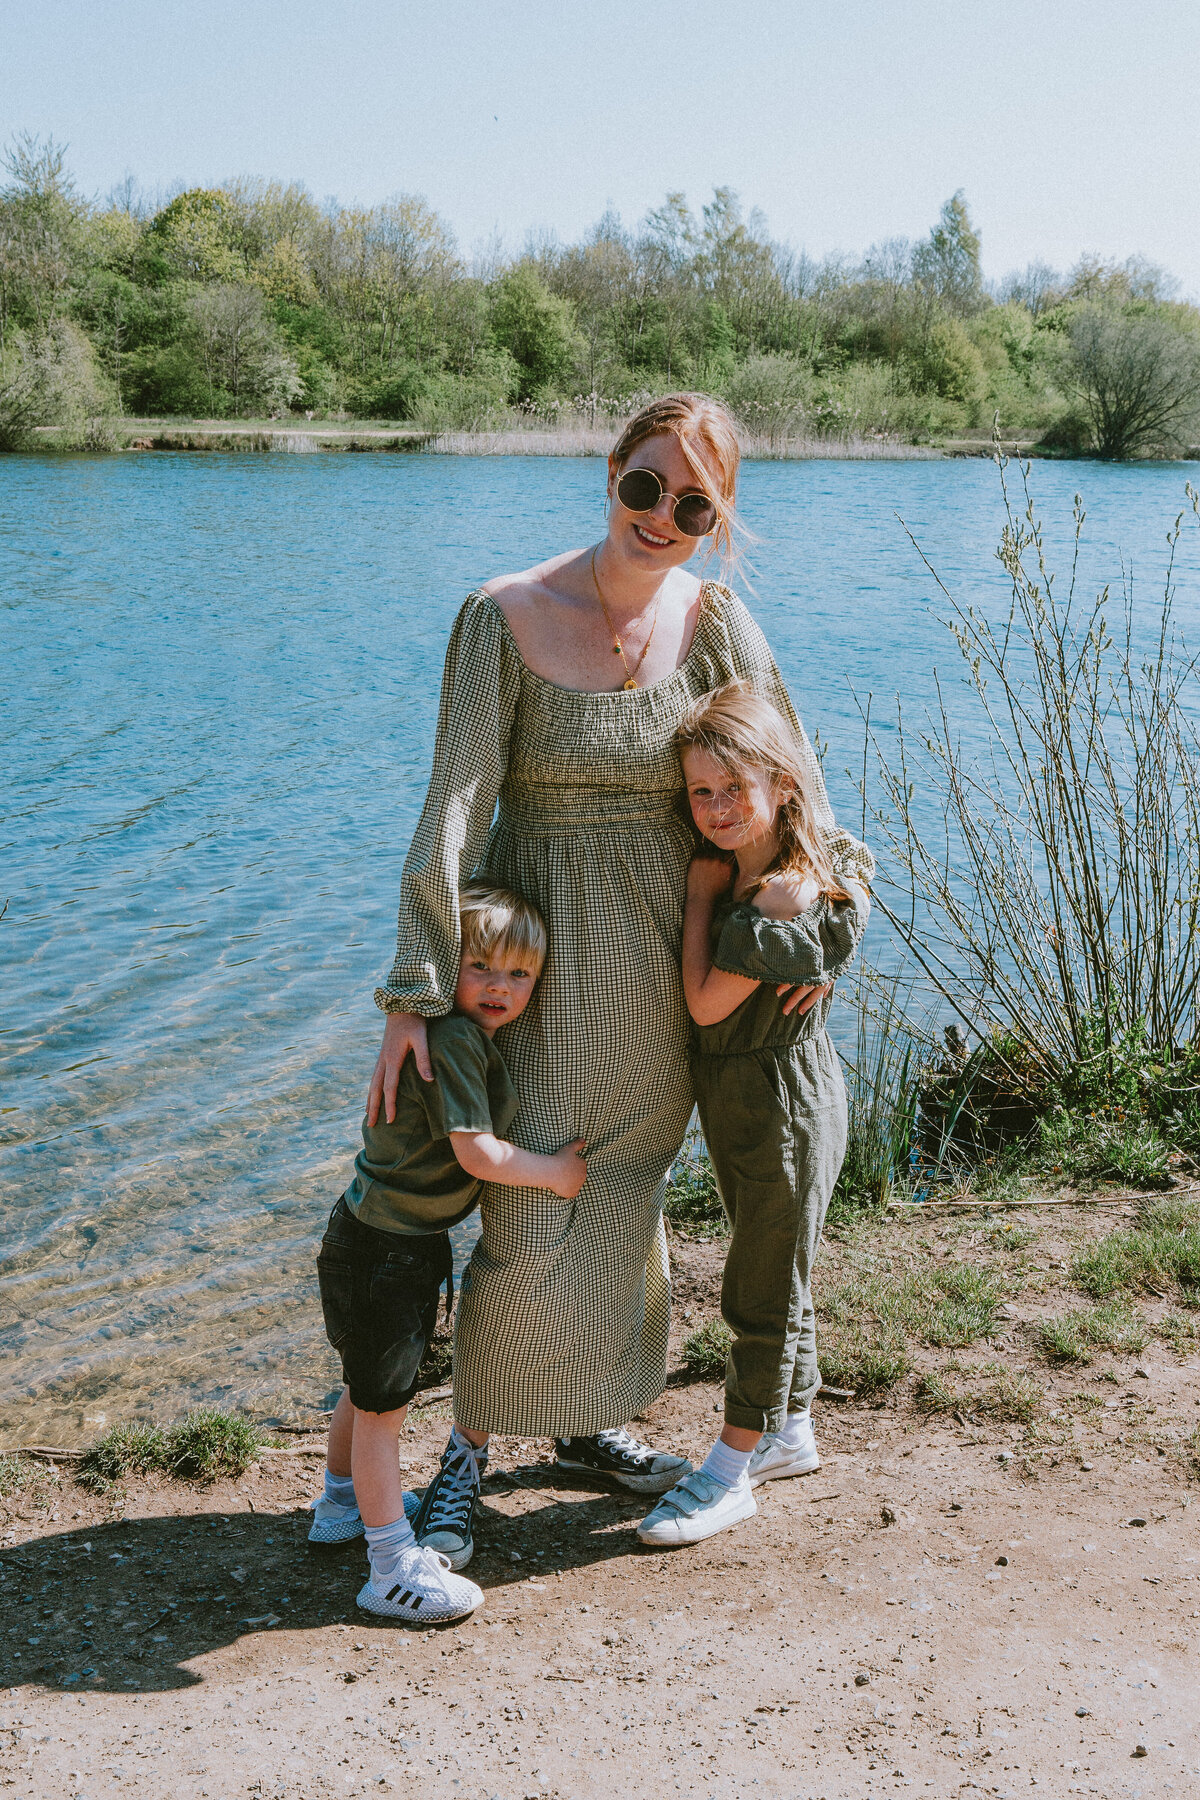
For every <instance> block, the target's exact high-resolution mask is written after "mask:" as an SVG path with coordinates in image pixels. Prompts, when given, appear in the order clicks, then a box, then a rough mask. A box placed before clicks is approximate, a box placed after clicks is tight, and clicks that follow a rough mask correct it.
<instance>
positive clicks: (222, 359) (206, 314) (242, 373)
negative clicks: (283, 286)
mask: <svg viewBox="0 0 1200 1800" xmlns="http://www.w3.org/2000/svg"><path fill="white" fill-rule="evenodd" d="M191 313H192V320H193V323H194V326H195V331H196V339H197V343H198V345H199V349H200V354H201V357H202V358H203V362H204V369H205V374H206V376H207V379H208V386H209V394H210V398H211V405H212V409H213V411H214V412H216V411H217V410H218V407H219V401H220V399H221V397H223V396H225V395H227V396H228V400H229V403H230V404H231V405H232V407H233V410H234V411H235V412H240V411H243V410H245V409H247V408H249V407H250V406H253V405H258V406H261V407H265V408H267V409H269V410H272V411H274V410H277V409H279V408H281V407H284V406H287V405H288V404H289V402H290V401H291V400H292V399H294V398H295V396H296V395H297V394H298V393H299V392H300V385H301V384H300V378H299V375H298V373H297V370H296V365H295V363H294V362H293V361H292V359H291V358H290V357H289V356H288V355H287V353H286V351H285V350H284V347H283V344H282V342H281V340H280V337H279V333H278V331H277V329H276V327H275V325H274V323H273V321H272V320H270V319H269V318H268V317H267V314H266V308H265V305H264V302H263V297H262V294H261V293H260V291H259V290H258V289H257V288H255V287H250V286H249V285H247V284H245V283H243V284H242V285H240V286H239V285H235V284H233V283H224V284H218V285H214V286H210V287H205V288H201V289H200V291H199V293H197V294H196V295H195V297H194V299H193V301H192V307H191Z"/></svg>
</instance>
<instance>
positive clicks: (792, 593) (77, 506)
mask: <svg viewBox="0 0 1200 1800" xmlns="http://www.w3.org/2000/svg"><path fill="white" fill-rule="evenodd" d="M1189 476H1190V477H1191V479H1192V480H1193V481H1196V480H1198V479H1200V468H1197V466H1196V465H1191V466H1187V465H1181V464H1165V465H1156V466H1142V467H1127V468H1105V467H1102V466H1099V465H1094V464H1066V463H1057V464H1042V465H1037V466H1036V467H1035V470H1034V482H1035V487H1036V491H1037V495H1038V499H1039V502H1040V505H1041V508H1042V511H1043V514H1044V517H1045V519H1046V523H1047V527H1048V538H1049V542H1050V546H1051V555H1052V559H1057V560H1058V561H1059V563H1060V565H1061V564H1063V563H1064V562H1065V557H1066V553H1067V550H1068V547H1069V539H1070V525H1071V519H1070V513H1071V500H1072V496H1073V494H1074V493H1075V492H1076V491H1077V490H1080V491H1082V492H1083V494H1084V497H1085V500H1086V503H1087V506H1088V511H1089V518H1088V524H1087V531H1086V538H1085V551H1084V563H1083V573H1084V582H1085V586H1091V587H1095V586H1100V585H1103V583H1105V582H1113V583H1114V584H1117V583H1119V582H1120V580H1121V577H1122V571H1123V570H1124V571H1125V572H1126V573H1128V572H1130V571H1132V573H1133V576H1134V580H1135V599H1136V604H1137V606H1138V607H1139V609H1142V610H1144V612H1145V613H1146V615H1147V616H1148V615H1149V613H1150V612H1151V611H1152V610H1153V608H1154V607H1155V605H1156V603H1157V599H1158V596H1159V594H1160V593H1161V586H1162V573H1163V570H1164V568H1165V558H1166V533H1167V530H1168V528H1169V526H1170V524H1171V523H1172V521H1173V519H1174V517H1175V515H1176V513H1177V512H1178V511H1179V510H1180V509H1181V508H1182V507H1183V506H1184V504H1185V500H1184V492H1183V489H1184V482H1185V479H1187V478H1188V477H1189ZM602 481H603V465H602V463H600V462H599V461H595V460H571V459H562V460H558V459H528V460H527V459H518V458H508V457H496V458H480V459H471V458H451V457H446V458H422V457H415V456H410V457H390V456H361V457H355V456H337V457H334V456H329V457H321V456H307V457H289V456H261V457H259V456H249V455H247V456H228V457H227V456H214V455H204V456H199V455H193V456H185V455H179V456H172V455H159V454H156V455H153V456H126V457H108V458H96V459H69V460H68V459H61V460H58V459H51V458H32V457H31V458H12V457H10V458H5V459H0V683H2V698H3V714H2V722H0V732H2V744H3V749H2V758H3V760H2V764H0V766H2V768H3V781H2V784H0V812H2V818H3V825H2V829H0V902H2V901H3V899H5V898H7V901H8V910H7V914H6V916H5V917H4V919H3V921H2V922H0V964H2V967H0V993H2V996H3V1001H2V1008H0V1180H2V1182H3V1207H4V1210H3V1218H4V1243H3V1256H4V1260H3V1262H2V1263H0V1430H2V1431H3V1433H4V1434H5V1435H6V1436H7V1437H8V1438H9V1439H10V1441H24V1442H31V1441H38V1440H41V1441H46V1440H47V1439H48V1438H50V1437H53V1438H54V1439H55V1440H62V1441H70V1440H71V1438H72V1436H74V1437H80V1436H89V1435H94V1433H95V1430H96V1429H97V1425H98V1422H101V1421H103V1422H112V1421H113V1420H114V1419H116V1418H118V1417H124V1416H129V1415H132V1414H134V1413H137V1412H151V1411H153V1412H155V1413H157V1414H158V1415H159V1416H167V1415H169V1414H170V1413H172V1412H174V1411H178V1410H179V1408H180V1407H182V1406H183V1405H185V1404H187V1403H190V1402H193V1401H196V1400H198V1399H205V1400H208V1399H213V1400H218V1401H221V1402H225V1403H230V1402H237V1403H244V1404H247V1405H250V1406H252V1407H254V1408H255V1409H256V1410H258V1411H260V1412H263V1413H265V1414H270V1415H275V1416H292V1415H296V1414H298V1413H301V1412H305V1411H307V1409H310V1408H311V1407H313V1406H314V1405H319V1404H320V1403H321V1402H322V1400H323V1399H324V1397H325V1396H326V1395H327V1394H328V1393H329V1391H330V1390H331V1388H332V1387H333V1385H334V1383H335V1378H336V1368H335V1364H334V1360H333V1358H332V1356H331V1354H330V1353H329V1351H328V1349H327V1347H326V1345H325V1342H324V1337H323V1334H322V1331H321V1326H320V1316H319V1308H318V1306H317V1302H316V1296H315V1288H314V1281H313V1267H312V1258H313V1251H314V1247H315V1243H316V1240H317V1238H318V1236H319V1231H320V1227H321V1223H322V1220H323V1217H324V1215H325V1213H326V1212H327V1211H328V1208H329V1206H330V1205H331V1204H332V1201H333V1199H334V1198H335V1197H336V1195H337V1193H338V1192H339V1191H340V1189H341V1187H342V1186H343V1185H344V1181H345V1177H346V1171H347V1168H348V1164H349V1159H350V1158H351V1156H352V1154H353V1151H354V1148H355V1144H356V1140H357V1133H358V1121H359V1117H360V1111H361V1102H362V1096H363V1093H364V1091H365V1088H366V1083H367V1080H368V1078H369V1074H370V1070H371V1067H372V1065H373V1062H374V1056H375V1050H376V1046H377V1040H378V1036H379V1029H380V1021H379V1016H378V1014H377V1013H376V1012H375V1010H374V1007H373V1006H372V1003H371V990H372V987H373V986H374V984H375V982H376V981H377V980H378V979H379V977H380V974H381V972H382V971H383V970H384V969H386V967H387V966H388V964H389V963H390V960H391V949H392V942H393V932H394V909H395V901H396V894H397V885H398V881H399V875H400V867H401V863H402V861H403V856H404V850H405V846H406V843H407V840H408V835H409V832H410V830H411V827H412V824H413V821H414V818H415V816H416V813H417V811H418V809H419V806H420V802H421V798H422V792H423V786H424V779H425V773H426V770H427V767H428V762H429V754H430V747H431V730H432V724H433V720H434V716H435V712H436V705H437V692H438V679H439V674H440V666H441V656H442V651H443V647H444V644H445V640H446V635H447V633H448V631H449V628H450V623H451V620H452V619H453V616H454V613H455V611H456V609H457V607H458V605H459V603H460V601H461V599H462V597H463V595H464V594H465V593H466V592H467V591H468V590H469V589H470V588H472V587H474V586H476V585H478V584H479V583H480V582H481V581H484V580H486V579H487V577H488V576H490V575H493V574H496V573H498V572H500V571H501V570H504V569H509V568H514V567H524V566H526V565H528V564H529V563H531V562H534V561H536V560H538V559H539V558H541V557H542V556H545V555H547V554H548V553H550V552H552V551H555V550H558V549H562V548H565V547H567V546H569V545H572V544H582V543H587V542H590V541H592V540H594V539H595V537H596V536H597V535H598V533H599V530H600V526H601V521H600V510H599V503H600V498H601V493H602ZM742 503H743V510H744V515H745V519H746V522H747V524H748V525H749V526H750V528H751V530H752V531H753V532H754V533H755V535H756V538H757V542H756V544H755V546H754V549H753V563H754V568H753V572H752V575H751V578H750V581H749V584H748V585H747V583H745V582H742V583H740V584H739V585H741V587H742V591H743V593H744V595H745V597H746V598H747V599H748V601H749V603H750V605H751V607H752V609H753V611H754V612H755V613H756V615H757V616H758V618H759V620H760V622H761V623H762V625H763V627H764V629H765V630H766V633H767V636H768V638H769V639H770V641H771V643H772V645H773V647H774V649H775V652H776V655H777V658H778V661H779V663H780V666H781V667H782V669H783V671H784V674H785V676H786V678H787V680H788V682H789V684H790V686H791V690H792V693H793V696H794V698H795V700H796V703H797V706H798V709H799V710H800V712H801V715H802V717H803V718H804V719H805V721H806V723H807V725H808V726H809V729H810V731H819V733H820V736H821V738H822V740H823V741H824V742H825V744H826V745H827V754H826V769H827V773H828V777H829V783H830V788H831V791H832V794H833V797H834V802H835V807H836V809H837V810H838V811H839V813H840V814H841V815H842V816H844V817H845V818H846V821H847V823H849V824H851V825H852V826H853V825H855V824H856V823H857V822H858V819H859V801H858V799H857V797H856V795H855V792H854V787H853V783H852V781H851V779H850V778H849V776H848V775H847V774H846V770H847V768H848V767H850V766H852V765H853V766H857V765H858V764H859V763H860V761H861V755H862V729H861V722H860V717H859V711H858V707H859V705H860V704H862V703H864V702H865V698H866V696H867V695H868V694H870V695H871V696H872V697H873V698H872V709H873V717H874V718H876V719H879V718H880V717H881V716H882V715H884V714H886V713H887V711H888V709H889V707H894V702H895V697H896V695H897V694H900V695H901V696H902V697H903V699H904V702H905V705H906V707H908V708H911V709H914V710H917V709H920V708H921V707H922V706H924V705H925V704H926V703H928V702H929V701H930V700H931V698H932V696H933V691H934V690H933V678H934V670H935V668H936V669H940V670H941V671H942V672H943V674H944V675H948V676H950V677H951V678H952V679H951V695H952V704H953V694H954V692H955V689H954V683H955V682H956V681H957V680H958V673H957V668H956V652H955V651H954V647H953V644H952V642H951V640H950V639H949V637H948V636H947V634H946V632H945V630H944V628H943V627H942V626H941V625H939V623H938V622H937V617H936V614H937V595H936V589H935V587H934V584H933V582H932V580H931V578H930V577H929V575H928V573H927V572H926V570H925V569H924V567H923V565H922V563H921V561H920V559H919V557H918V556H917V555H916V553H915V551H914V550H913V548H912V546H911V544H910V543H909V541H908V538H907V537H906V535H905V533H904V531H903V530H902V528H901V526H900V524H899V523H898V522H897V519H896V514H897V513H899V514H901V515H902V516H903V518H904V519H905V521H906V522H907V524H908V526H909V527H910V529H911V530H912V532H913V533H914V535H915V536H916V537H917V539H918V540H919V542H920V543H921V545H922V547H923V548H924V550H925V551H926V554H927V555H928V556H929V558H930V561H931V562H932V563H933V564H934V565H935V567H936V568H937V569H938V571H939V573H940V574H941V575H942V578H943V579H944V580H945V582H946V584H947V586H949V587H950V588H951V589H952V590H953V591H955V592H956V593H957V594H959V595H960V596H962V597H964V598H971V599H973V600H975V601H976V603H978V604H980V605H982V606H984V607H985V608H986V609H987V610H989V611H991V612H992V613H994V614H998V613H999V611H1000V610H1002V609H1003V607H1004V605H1005V601H1006V593H1007V589H1006V585H1005V581H1004V577H1003V575H1002V572H1001V571H1000V569H999V567H998V565H997V563H996V562H995V558H994V546H995V544H996V542H997V539H998V536H999V531H1000V525H1001V522H1002V516H1003V515H1002V507H1001V499H1000V493H999V485H998V479H997V474H996V471H995V469H994V468H993V467H992V466H991V465H990V464H988V463H986V462H979V461H962V462H911V463H907V462H879V463H852V462H829V463H817V462H810V463H759V464H751V465H749V466H748V467H747V469H746V471H745V475H744V481H743V493H742ZM1176 573H1177V581H1178V586H1179V597H1178V613H1179V617H1180V621H1181V623H1182V625H1183V626H1184V628H1185V630H1187V631H1188V632H1189V635H1191V636H1192V637H1196V636H1197V630H1196V629H1191V628H1192V627H1198V628H1200V622H1198V621H1197V612H1198V611H1200V532H1197V531H1195V530H1194V529H1193V530H1191V531H1190V532H1189V533H1185V535H1184V538H1183V539H1182V541H1181V545H1180V550H1179V554H1178V556H1177V564H1176ZM856 697H857V699H856Z"/></svg>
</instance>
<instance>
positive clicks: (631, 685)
mask: <svg viewBox="0 0 1200 1800" xmlns="http://www.w3.org/2000/svg"><path fill="white" fill-rule="evenodd" d="M621 686H622V687H623V688H624V689H625V690H626V692H628V690H629V689H630V688H635V687H636V686H637V682H636V681H635V680H634V679H633V676H632V675H631V676H630V677H629V680H628V681H623V682H622V683H621Z"/></svg>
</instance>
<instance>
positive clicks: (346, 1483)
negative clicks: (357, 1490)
mask: <svg viewBox="0 0 1200 1800" xmlns="http://www.w3.org/2000/svg"><path fill="white" fill-rule="evenodd" d="M325 1498H326V1499H327V1500H329V1501H331V1502H332V1503H333V1505H334V1506H357V1505H358V1501H357V1500H356V1499H355V1498H354V1477H353V1475H335V1474H333V1472H332V1471H331V1470H330V1469H326V1471H325Z"/></svg>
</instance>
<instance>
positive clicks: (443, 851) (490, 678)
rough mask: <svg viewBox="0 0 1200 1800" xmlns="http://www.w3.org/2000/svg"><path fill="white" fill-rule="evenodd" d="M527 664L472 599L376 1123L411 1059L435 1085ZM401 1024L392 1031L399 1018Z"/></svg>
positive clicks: (416, 869)
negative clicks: (433, 1030) (434, 1045)
mask: <svg viewBox="0 0 1200 1800" xmlns="http://www.w3.org/2000/svg"><path fill="white" fill-rule="evenodd" d="M520 679H521V676H520V657H519V654H518V652H517V648H516V645H515V644H514V643H513V640H512V637H511V635H510V633H509V631H508V627H507V626H506V625H505V623H504V618H503V615H502V614H501V612H500V610H499V608H498V607H497V606H496V604H495V602H494V601H492V600H491V599H489V598H488V596H487V595H486V594H473V595H471V597H470V598H469V599H468V600H467V601H466V603H465V604H464V606H463V607H462V609H461V611H460V612H459V615H458V618H457V620H456V621H455V625H454V630H453V631H452V632H451V634H450V642H449V645H448V646H447V650H446V665H445V671H444V673H443V676H442V695H441V704H440V706H439V709H438V722H437V736H436V738H435V741H434V751H433V769H432V772H431V774H430V777H429V789H428V792H427V794H426V797H425V805H424V808H423V810H422V812H421V817H420V820H419V822H418V824H417V828H416V831H415V832H414V833H413V840H412V845H411V847H410V849H409V852H408V856H407V858H406V859H405V864H404V873H403V875H402V876H401V880H400V910H399V918H398V920H397V927H396V960H395V962H394V963H393V965H392V969H391V972H390V974H389V975H388V977H387V980H386V982H385V983H384V984H383V986H382V987H379V988H377V989H376V990H375V1003H376V1005H377V1006H379V1007H380V1008H381V1010H382V1011H383V1012H385V1013H387V1014H388V1024H387V1026H386V1027H385V1030H384V1037H383V1047H382V1049H381V1050H380V1053H379V1058H378V1060H377V1062H376V1064H375V1072H374V1074H373V1075H372V1077H371V1086H370V1091H369V1093H368V1096H367V1123H368V1124H370V1125H373V1124H374V1123H375V1122H376V1120H377V1119H378V1117H379V1109H380V1106H381V1104H382V1106H383V1108H384V1112H385V1116H386V1117H387V1119H388V1121H389V1122H390V1121H391V1120H392V1119H393V1118H394V1117H395V1113H396V1083H397V1081H398V1079H399V1075H400V1069H401V1067H402V1065H403V1062H404V1059H405V1057H406V1056H407V1055H408V1054H409V1052H410V1051H411V1052H412V1053H413V1055H414V1056H415V1057H416V1061H417V1068H418V1070H419V1072H420V1074H421V1075H422V1076H423V1078H424V1079H425V1080H429V1079H430V1078H431V1074H432V1071H431V1069H430V1067H429V1051H428V1046H427V1043H426V1037H425V1020H426V1019H428V1018H436V1017H437V1016H438V1015H439V1014H441V1013H447V1012H449V1011H450V1008H451V1006H452V1004H453V1000H454V988H455V983H456V981H457V979H458V964H459V955H460V950H459V924H458V890H459V887H460V886H461V884H462V882H463V881H464V880H467V879H469V878H470V876H471V875H472V874H474V872H475V869H476V867H477V866H478V864H479V861H480V859H481V857H482V856H483V852H484V848H485V846H486V844H487V840H488V834H489V832H490V830H491V826H492V818H493V816H494V814H495V810H496V800H497V797H498V795H499V792H500V788H501V786H502V784H503V781H504V775H505V770H506V768H507V764H508V741H509V737H510V736H511V733H512V724H513V718H514V716H515V713H516V706H517V699H518V695H519V692H520ZM393 1019H394V1020H395V1021H396V1023H395V1024H393V1023H392V1020H393Z"/></svg>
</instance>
